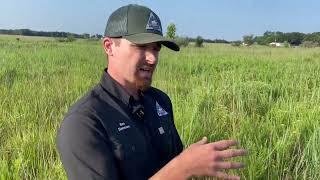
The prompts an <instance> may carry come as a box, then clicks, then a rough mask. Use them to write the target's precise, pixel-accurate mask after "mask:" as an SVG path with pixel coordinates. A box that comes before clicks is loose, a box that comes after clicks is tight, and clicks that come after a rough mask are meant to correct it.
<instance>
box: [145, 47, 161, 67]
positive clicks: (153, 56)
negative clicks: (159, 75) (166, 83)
mask: <svg viewBox="0 0 320 180" xmlns="http://www.w3.org/2000/svg"><path fill="white" fill-rule="evenodd" d="M145 55H146V61H147V62H148V64H152V65H156V64H157V63H158V57H159V51H155V50H152V49H148V50H147V51H146V53H145Z"/></svg>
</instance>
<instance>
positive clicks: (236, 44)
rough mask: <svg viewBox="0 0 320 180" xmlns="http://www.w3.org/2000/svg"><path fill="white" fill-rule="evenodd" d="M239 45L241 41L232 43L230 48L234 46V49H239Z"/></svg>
mask: <svg viewBox="0 0 320 180" xmlns="http://www.w3.org/2000/svg"><path fill="white" fill-rule="evenodd" d="M240 45H241V41H233V42H232V43H231V46H236V47H239V46H240Z"/></svg>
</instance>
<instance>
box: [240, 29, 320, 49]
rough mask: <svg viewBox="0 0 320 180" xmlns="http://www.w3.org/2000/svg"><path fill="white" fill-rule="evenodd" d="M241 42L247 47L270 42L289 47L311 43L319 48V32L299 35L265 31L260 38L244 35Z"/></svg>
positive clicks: (296, 33) (298, 33) (297, 33)
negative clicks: (286, 44) (284, 44)
mask: <svg viewBox="0 0 320 180" xmlns="http://www.w3.org/2000/svg"><path fill="white" fill-rule="evenodd" d="M243 42H244V43H245V44H247V45H251V44H253V43H257V44H259V45H269V44H270V43H272V42H278V43H288V44H289V45H293V46H299V45H303V44H306V43H309V44H310V43H312V44H313V45H314V46H320V32H313V33H301V32H280V31H276V32H272V31H266V32H265V33H264V34H263V35H262V36H253V35H246V36H243Z"/></svg>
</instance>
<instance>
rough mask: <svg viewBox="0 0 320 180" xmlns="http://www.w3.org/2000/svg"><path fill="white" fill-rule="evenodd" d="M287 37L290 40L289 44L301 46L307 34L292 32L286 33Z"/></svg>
mask: <svg viewBox="0 0 320 180" xmlns="http://www.w3.org/2000/svg"><path fill="white" fill-rule="evenodd" d="M286 36H287V38H288V43H290V44H292V45H296V46H299V45H300V44H301V43H302V41H303V39H304V36H305V34H303V33H299V32H291V33H286Z"/></svg>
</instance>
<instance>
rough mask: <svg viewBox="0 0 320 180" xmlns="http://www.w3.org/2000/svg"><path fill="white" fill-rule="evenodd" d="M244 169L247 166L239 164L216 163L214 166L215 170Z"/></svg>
mask: <svg viewBox="0 0 320 180" xmlns="http://www.w3.org/2000/svg"><path fill="white" fill-rule="evenodd" d="M244 167H245V165H244V164H243V163H239V162H216V163H215V165H214V168H215V169H240V168H244Z"/></svg>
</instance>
